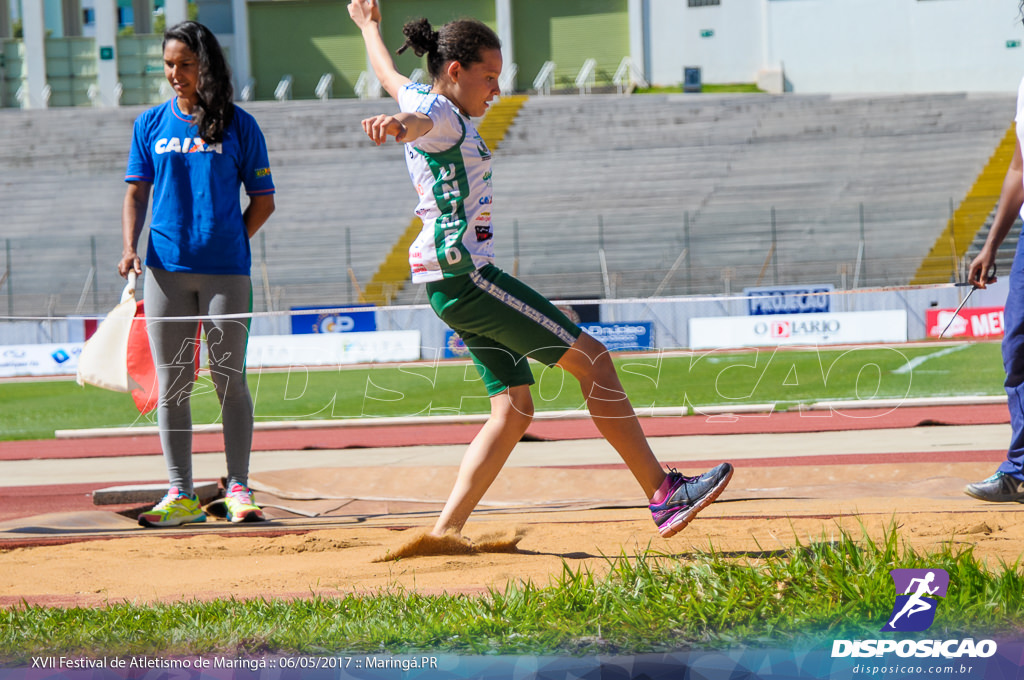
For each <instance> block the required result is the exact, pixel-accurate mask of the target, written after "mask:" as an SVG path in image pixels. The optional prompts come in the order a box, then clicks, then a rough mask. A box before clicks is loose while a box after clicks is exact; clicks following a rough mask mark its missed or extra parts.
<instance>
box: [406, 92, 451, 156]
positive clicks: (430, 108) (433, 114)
mask: <svg viewBox="0 0 1024 680" xmlns="http://www.w3.org/2000/svg"><path fill="white" fill-rule="evenodd" d="M420 87H421V86H420ZM398 108H399V109H400V110H401V111H403V112H406V113H422V114H423V115H425V116H427V117H428V118H430V120H431V121H432V122H433V127H431V128H430V131H429V132H428V133H427V134H425V135H423V136H422V137H420V138H419V139H417V140H416V141H415V142H413V143H412V146H414V147H416V148H417V149H423V150H424V151H427V152H432V153H437V152H440V151H447V150H448V149H450V148H452V147H453V146H455V145H456V144H458V143H459V142H461V141H462V138H463V136H464V135H465V127H464V126H463V123H462V121H461V120H460V119H459V114H458V113H457V112H456V111H455V109H454V107H453V106H452V104H451V102H449V101H448V100H447V99H446V98H445V97H442V96H441V95H438V94H433V93H431V92H423V91H422V90H420V89H418V87H417V83H409V84H408V85H406V86H405V87H403V88H401V89H400V90H399V91H398Z"/></svg>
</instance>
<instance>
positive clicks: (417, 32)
mask: <svg viewBox="0 0 1024 680" xmlns="http://www.w3.org/2000/svg"><path fill="white" fill-rule="evenodd" d="M1021 2H1024V0H1021ZM402 33H403V34H404V35H405V44H404V45H402V46H401V47H400V48H398V54H401V53H402V52H405V50H406V49H408V48H410V47H411V48H412V50H413V52H415V54H416V56H417V57H422V56H423V55H424V54H425V55H427V71H429V73H430V77H431V78H433V79H434V80H437V79H438V78H439V77H440V75H441V73H442V72H443V70H444V65H445V64H446V63H447V62H449V61H457V62H459V63H460V64H462V65H463V66H469V65H470V64H476V63H479V62H481V61H483V57H482V56H481V54H480V52H481V51H482V50H489V49H501V40H500V39H499V38H498V35H497V34H496V33H495V32H494V31H493V30H491V28H490V27H489V26H487V24H485V23H484V22H482V21H478V20H477V19H457V20H455V21H449V22H448V23H447V24H445V25H444V26H442V27H441V30H440V31H435V30H434V29H433V28H431V26H430V22H429V21H427V20H426V19H415V20H413V21H410V22H409V23H407V24H406V25H405V26H403V27H402Z"/></svg>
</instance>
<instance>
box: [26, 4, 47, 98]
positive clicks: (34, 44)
mask: <svg viewBox="0 0 1024 680" xmlns="http://www.w3.org/2000/svg"><path fill="white" fill-rule="evenodd" d="M21 22H22V23H21V26H22V31H23V32H24V36H25V38H24V40H25V85H26V87H27V88H28V92H27V95H28V99H27V100H26V101H25V107H26V108H29V109H45V108H46V106H47V102H46V99H47V98H46V93H45V90H46V87H47V85H46V20H45V18H44V15H43V0H22V3H21Z"/></svg>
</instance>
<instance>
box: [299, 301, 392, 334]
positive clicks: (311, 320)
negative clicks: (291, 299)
mask: <svg viewBox="0 0 1024 680" xmlns="http://www.w3.org/2000/svg"><path fill="white" fill-rule="evenodd" d="M338 307H339V308H342V307H344V305H338ZM306 309H327V305H320V306H319V307H292V311H293V312H295V311H302V310H306ZM375 330H377V312H376V311H374V308H373V307H366V308H365V310H359V311H347V312H338V313H333V314H332V313H328V314H292V333H293V334H294V335H304V334H306V333H370V332H372V331H375Z"/></svg>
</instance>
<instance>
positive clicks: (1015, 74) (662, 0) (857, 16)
mask: <svg viewBox="0 0 1024 680" xmlns="http://www.w3.org/2000/svg"><path fill="white" fill-rule="evenodd" d="M719 2H720V4H717V5H703V6H696V7H691V6H689V5H690V4H692V3H691V2H681V1H680V0H644V2H643V8H642V12H643V22H644V26H645V30H644V33H645V36H646V45H645V62H646V67H647V72H648V73H649V74H650V79H651V80H652V81H653V82H654V83H660V84H674V83H679V82H681V81H682V70H683V68H684V67H687V66H691V67H694V66H695V67H700V68H701V70H702V77H703V81H704V82H706V83H727V82H740V83H749V82H755V81H757V80H758V75H759V74H761V73H763V72H766V71H773V70H779V69H781V71H782V72H783V74H784V77H785V80H784V83H785V89H786V90H787V91H793V92H802V93H823V92H828V93H839V92H850V93H885V92H893V93H906V92H1005V91H1014V90H1015V89H1016V87H1017V84H1018V82H1019V81H1020V78H1021V74H1022V73H1024V46H1022V45H1024V29H1022V27H1021V23H1020V17H1019V16H1018V14H1017V3H1014V2H1007V1H1006V0H719Z"/></svg>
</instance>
